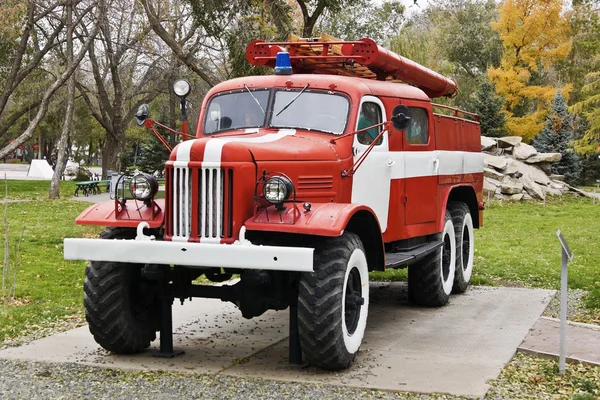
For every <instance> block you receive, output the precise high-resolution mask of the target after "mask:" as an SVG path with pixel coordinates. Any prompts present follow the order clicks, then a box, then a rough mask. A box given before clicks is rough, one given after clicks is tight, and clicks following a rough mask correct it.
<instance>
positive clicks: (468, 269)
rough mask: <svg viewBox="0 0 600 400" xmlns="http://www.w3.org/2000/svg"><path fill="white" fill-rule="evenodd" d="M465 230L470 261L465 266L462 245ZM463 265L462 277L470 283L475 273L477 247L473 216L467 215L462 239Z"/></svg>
mask: <svg viewBox="0 0 600 400" xmlns="http://www.w3.org/2000/svg"><path fill="white" fill-rule="evenodd" d="M465 229H466V230H467V233H468V235H469V261H468V262H467V264H466V265H465V257H464V253H462V243H463V238H464V234H465ZM460 243H461V248H460V250H458V251H460V252H461V256H462V257H461V263H462V265H461V266H460V267H461V268H462V275H463V279H464V281H465V282H469V281H470V280H471V273H472V272H473V257H474V256H475V246H474V237H473V219H472V218H471V214H470V213H467V214H465V218H464V223H463V229H462V237H461V241H460Z"/></svg>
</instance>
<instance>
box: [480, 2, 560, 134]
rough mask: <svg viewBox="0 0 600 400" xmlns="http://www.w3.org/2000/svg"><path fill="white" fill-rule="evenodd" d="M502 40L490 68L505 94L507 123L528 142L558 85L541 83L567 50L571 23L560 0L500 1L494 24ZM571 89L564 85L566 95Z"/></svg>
mask: <svg viewBox="0 0 600 400" xmlns="http://www.w3.org/2000/svg"><path fill="white" fill-rule="evenodd" d="M492 28H493V29H494V30H496V31H497V32H498V33H499V35H500V39H501V40H502V45H503V51H502V60H501V63H500V66H499V67H498V68H493V67H491V68H490V69H489V70H488V75H489V77H490V80H492V81H493V82H494V83H495V85H496V91H497V92H498V93H499V94H501V95H502V96H504V98H505V99H506V103H505V111H506V114H507V122H506V128H507V130H508V132H509V133H510V134H511V135H518V136H521V137H523V139H524V140H525V141H527V142H529V141H530V140H531V139H533V138H534V137H535V136H536V135H537V134H538V133H539V132H540V131H541V129H542V125H543V122H544V117H545V115H546V113H547V110H548V107H547V105H548V104H549V102H550V101H551V100H552V98H553V96H554V94H555V93H556V90H557V88H556V87H555V86H553V85H551V84H546V85H544V84H543V83H542V81H543V79H541V77H543V76H544V75H545V73H546V72H547V71H548V70H549V68H550V67H551V66H552V65H553V64H554V63H556V62H558V61H561V60H564V59H565V58H566V57H567V55H568V54H569V52H570V50H571V39H570V37H569V34H570V25H569V22H568V19H567V17H566V16H565V15H564V13H563V1H562V0H504V1H502V2H501V3H500V5H499V16H498V20H497V21H496V22H493V23H492ZM570 90H571V88H570V85H566V86H563V87H562V89H561V91H562V92H563V95H564V96H565V98H568V94H569V92H570Z"/></svg>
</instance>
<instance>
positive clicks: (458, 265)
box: [408, 202, 474, 307]
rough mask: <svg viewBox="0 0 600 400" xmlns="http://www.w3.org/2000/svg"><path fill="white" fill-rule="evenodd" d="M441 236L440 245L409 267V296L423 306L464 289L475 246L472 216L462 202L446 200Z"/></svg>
mask: <svg viewBox="0 0 600 400" xmlns="http://www.w3.org/2000/svg"><path fill="white" fill-rule="evenodd" d="M440 240H441V241H442V242H443V244H442V246H441V247H440V248H439V249H437V250H436V251H435V252H433V253H431V254H429V255H428V256H427V257H425V259H424V260H423V261H421V262H420V263H418V264H415V265H411V266H410V267H409V268H408V294H409V298H410V299H411V300H412V301H413V302H415V303H417V304H420V305H423V306H429V307H440V306H443V305H445V304H446V303H448V299H449V298H450V294H451V293H463V292H465V290H467V287H468V285H469V281H470V279H471V272H472V271H473V255H474V246H473V219H472V217H471V213H470V210H469V207H468V206H467V205H466V204H465V203H462V202H450V203H448V208H447V210H446V217H445V222H444V230H443V231H442V233H440Z"/></svg>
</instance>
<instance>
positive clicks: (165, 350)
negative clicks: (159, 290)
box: [153, 296, 184, 358]
mask: <svg viewBox="0 0 600 400" xmlns="http://www.w3.org/2000/svg"><path fill="white" fill-rule="evenodd" d="M172 306H173V298H172V297H168V296H161V298H160V310H161V321H160V352H158V353H154V354H153V356H154V357H162V358H173V357H175V356H178V355H180V354H183V353H184V351H183V350H173V310H172Z"/></svg>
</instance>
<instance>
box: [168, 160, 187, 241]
mask: <svg viewBox="0 0 600 400" xmlns="http://www.w3.org/2000/svg"><path fill="white" fill-rule="evenodd" d="M191 186H192V175H191V171H190V169H189V168H188V167H174V168H173V186H172V188H173V240H186V241H187V239H188V238H189V237H190V235H191V232H192V224H191V218H190V217H191V216H190V214H191V211H192V191H191Z"/></svg>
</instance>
